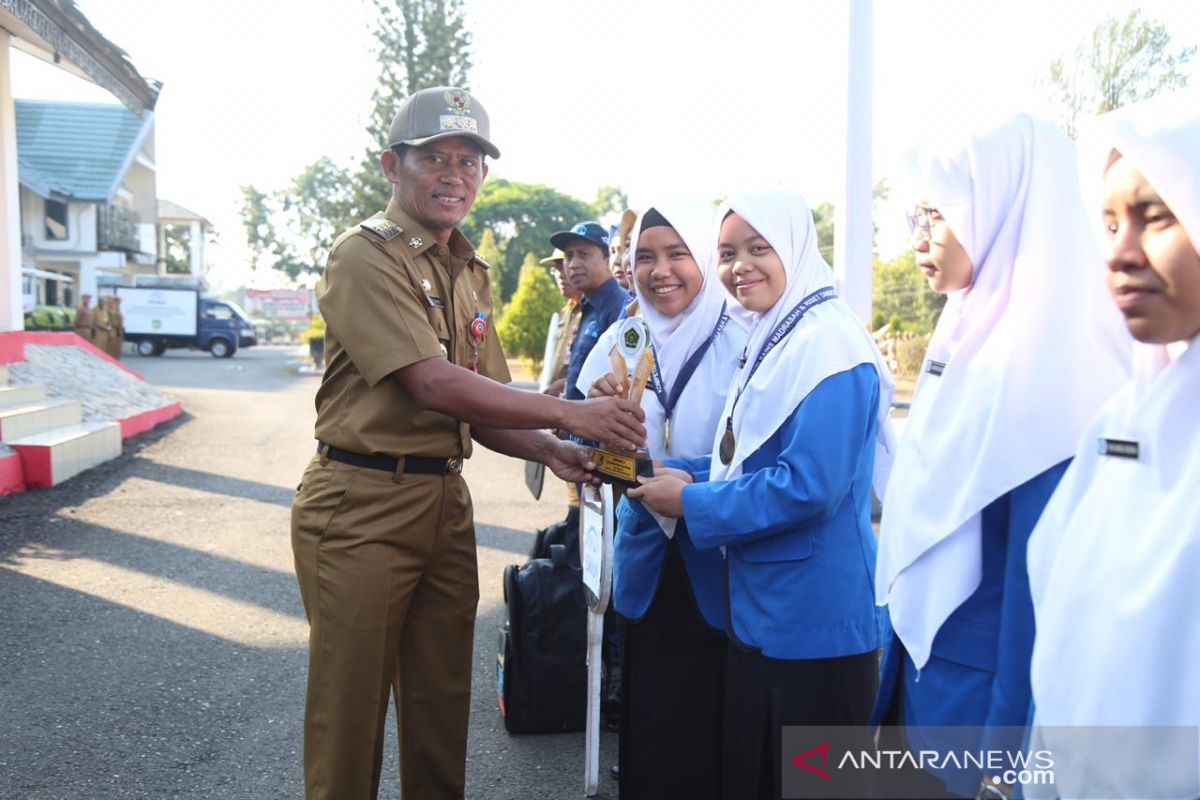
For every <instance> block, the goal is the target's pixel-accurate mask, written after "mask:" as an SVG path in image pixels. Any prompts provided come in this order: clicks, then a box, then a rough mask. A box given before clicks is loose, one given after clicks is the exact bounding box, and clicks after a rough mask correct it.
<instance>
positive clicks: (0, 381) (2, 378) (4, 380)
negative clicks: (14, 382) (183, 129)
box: [0, 364, 8, 386]
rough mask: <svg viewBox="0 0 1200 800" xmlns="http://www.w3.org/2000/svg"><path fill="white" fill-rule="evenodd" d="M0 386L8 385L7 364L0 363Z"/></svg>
mask: <svg viewBox="0 0 1200 800" xmlns="http://www.w3.org/2000/svg"><path fill="white" fill-rule="evenodd" d="M0 386H8V364H0Z"/></svg>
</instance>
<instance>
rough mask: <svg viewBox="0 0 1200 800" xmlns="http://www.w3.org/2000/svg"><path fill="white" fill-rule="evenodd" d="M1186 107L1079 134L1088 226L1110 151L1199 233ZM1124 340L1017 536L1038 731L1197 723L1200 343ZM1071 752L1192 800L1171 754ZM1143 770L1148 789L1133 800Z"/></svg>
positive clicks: (1103, 771) (1195, 157) (1114, 786)
mask: <svg viewBox="0 0 1200 800" xmlns="http://www.w3.org/2000/svg"><path fill="white" fill-rule="evenodd" d="M1198 110H1200V94H1197V93H1195V92H1189V93H1186V94H1182V95H1175V96H1167V97H1163V98H1160V99H1156V100H1153V101H1150V102H1147V103H1144V104H1139V105H1136V106H1130V107H1126V108H1124V109H1121V110H1119V111H1116V112H1113V113H1112V114H1108V115H1105V116H1103V117H1100V118H1099V119H1098V120H1096V122H1095V124H1094V125H1093V126H1092V127H1091V128H1090V129H1086V130H1085V131H1084V135H1083V136H1082V137H1081V140H1080V141H1081V144H1080V172H1081V176H1080V180H1081V182H1082V183H1083V184H1084V186H1085V189H1086V190H1087V193H1088V194H1087V198H1086V199H1087V207H1088V208H1089V209H1091V210H1092V212H1093V213H1092V214H1091V215H1090V216H1092V217H1093V218H1094V220H1095V221H1096V227H1097V229H1098V228H1099V221H1100V216H1099V213H1098V211H1099V199H1100V197H1101V195H1100V193H1099V187H1100V186H1101V183H1102V176H1103V174H1104V172H1105V164H1106V163H1107V162H1108V157H1109V154H1110V153H1111V152H1112V151H1113V150H1117V151H1118V152H1120V153H1121V154H1122V157H1123V158H1127V159H1129V160H1130V161H1131V162H1132V163H1133V165H1134V166H1135V167H1136V168H1137V169H1138V171H1139V172H1141V173H1142V175H1143V176H1144V177H1145V178H1146V180H1147V181H1149V182H1150V184H1151V185H1152V186H1153V187H1154V188H1155V189H1156V190H1157V191H1158V192H1159V194H1160V195H1161V197H1162V198H1163V200H1164V201H1165V202H1166V203H1167V205H1168V206H1170V208H1171V210H1172V211H1173V212H1174V214H1175V216H1176V218H1177V219H1178V220H1179V222H1180V223H1181V224H1182V225H1183V228H1184V230H1185V231H1186V232H1187V234H1188V236H1189V238H1190V239H1191V242H1192V245H1193V246H1194V247H1195V246H1196V245H1197V243H1198V242H1200V111H1198ZM1134 349H1135V364H1136V369H1135V377H1134V379H1133V380H1132V381H1131V382H1130V383H1129V385H1127V386H1126V387H1125V388H1124V389H1123V390H1122V391H1121V393H1120V394H1118V395H1117V396H1116V397H1115V398H1113V400H1112V401H1111V402H1110V403H1108V404H1107V405H1106V406H1105V408H1104V410H1103V411H1101V413H1100V414H1099V415H1098V416H1097V418H1096V419H1095V420H1094V421H1093V423H1092V424H1091V426H1090V427H1089V429H1088V431H1087V432H1086V433H1085V435H1084V436H1083V437H1082V439H1081V440H1080V442H1079V448H1078V453H1077V455H1076V457H1075V461H1074V463H1073V464H1072V465H1071V468H1070V469H1069V470H1068V471H1067V474H1066V476H1065V477H1064V478H1063V482H1062V484H1061V485H1060V487H1059V489H1058V491H1057V492H1056V493H1055V495H1054V497H1053V498H1052V499H1051V501H1050V503H1049V505H1048V506H1047V507H1046V511H1045V513H1044V514H1043V515H1042V518H1041V520H1040V522H1039V523H1038V526H1037V528H1036V529H1035V530H1034V533H1033V536H1032V537H1031V538H1030V542H1029V579H1030V588H1031V590H1032V592H1033V602H1034V612H1035V615H1036V619H1037V639H1036V641H1035V643H1034V650H1033V665H1032V672H1031V680H1032V685H1033V698H1034V704H1035V707H1036V716H1035V719H1034V723H1035V726H1054V725H1081V726H1082V725H1088V726H1110V725H1122V726H1124V725H1189V726H1196V725H1200V683H1198V682H1197V681H1196V680H1194V679H1192V678H1190V677H1189V676H1192V675H1193V674H1194V671H1195V669H1196V665H1197V664H1200V625H1197V622H1196V610H1197V609H1200V578H1198V576H1200V499H1198V490H1200V342H1198V340H1197V339H1193V340H1191V341H1190V342H1179V343H1175V344H1174V345H1170V346H1163V345H1147V344H1136V345H1135V346H1134ZM1101 439H1119V440H1125V441H1134V442H1137V443H1138V450H1139V452H1138V456H1137V458H1114V457H1112V456H1104V455H1100V454H1099V449H1100V448H1099V441H1100V440H1101ZM1037 735H1039V736H1050V737H1051V738H1052V737H1053V731H1052V730H1051V731H1042V732H1041V733H1038V734H1037ZM1039 741H1040V742H1042V743H1045V744H1050V745H1053V744H1054V742H1053V741H1048V742H1047V741H1046V740H1045V739H1044V738H1043V739H1039ZM1082 756H1083V759H1082V762H1081V763H1080V765H1079V768H1080V770H1081V771H1082V772H1083V773H1084V774H1086V775H1088V776H1089V777H1090V778H1092V779H1094V780H1096V781H1099V783H1097V784H1094V785H1100V786H1105V787H1106V788H1107V790H1108V791H1109V792H1117V793H1120V794H1121V796H1127V797H1149V796H1160V797H1166V796H1182V795H1181V794H1179V793H1175V794H1172V791H1174V790H1175V789H1178V790H1179V792H1184V791H1186V792H1190V794H1189V796H1191V795H1194V794H1195V789H1194V788H1191V789H1182V788H1180V787H1186V786H1188V783H1187V781H1188V780H1189V779H1190V780H1192V781H1194V780H1195V778H1196V776H1195V775H1194V774H1191V775H1180V774H1178V773H1177V770H1175V771H1173V770H1172V767H1173V766H1175V767H1177V766H1178V764H1179V763H1182V762H1181V761H1179V760H1172V759H1163V758H1159V759H1156V760H1155V765H1154V769H1152V770H1147V769H1145V763H1143V762H1137V761H1135V760H1131V759H1114V760H1105V759H1097V758H1095V757H1094V756H1092V757H1089V756H1088V754H1086V753H1084V754H1082ZM1147 778H1153V779H1154V780H1155V781H1156V783H1155V784H1154V786H1153V788H1154V790H1155V792H1156V794H1153V795H1152V794H1146V793H1144V792H1145V791H1146V790H1147V786H1146V784H1145V783H1140V781H1144V780H1145V779H1147ZM1193 786H1194V784H1193ZM1085 788H1086V787H1085ZM1139 792H1142V793H1139ZM1164 792H1165V793H1164ZM1064 796H1079V795H1077V794H1072V795H1064ZM1109 796H1117V795H1116V794H1109Z"/></svg>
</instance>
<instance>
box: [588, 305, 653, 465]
mask: <svg viewBox="0 0 1200 800" xmlns="http://www.w3.org/2000/svg"><path fill="white" fill-rule="evenodd" d="M608 362H609V364H610V365H611V366H612V371H613V374H614V375H618V376H621V377H623V378H624V379H625V391H624V393H623V394H622V397H624V398H625V399H626V400H631V401H633V402H634V403H636V404H638V405H641V402H642V394H643V393H644V392H645V391H646V383H647V381H649V380H650V372H651V371H652V370H653V369H654V352H653V350H651V349H650V328H649V327H648V326H647V325H646V321H645V320H644V319H642V318H641V317H629V318H627V319H625V320H623V321H622V322H621V324H620V326H619V327H618V328H617V343H616V344H615V345H614V346H613V349H612V350H610V351H609V353H608ZM592 461H593V462H595V464H596V469H595V473H596V475H597V476H599V478H600V480H602V481H604V482H605V483H621V484H625V485H628V486H636V485H637V477H638V475H651V474H652V473H653V468H652V466H651V461H650V454H649V452H647V451H646V450H627V449H625V448H622V447H618V446H616V445H612V444H604V443H602V444H601V445H600V446H599V447H597V448H594V449H593V450H592Z"/></svg>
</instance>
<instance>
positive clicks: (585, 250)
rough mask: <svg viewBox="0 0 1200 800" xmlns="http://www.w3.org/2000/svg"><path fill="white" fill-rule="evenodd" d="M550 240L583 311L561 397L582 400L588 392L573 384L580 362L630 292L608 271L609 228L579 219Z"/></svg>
mask: <svg viewBox="0 0 1200 800" xmlns="http://www.w3.org/2000/svg"><path fill="white" fill-rule="evenodd" d="M550 243H551V244H552V245H554V246H555V247H557V248H558V249H559V250H562V252H563V267H564V269H565V270H566V273H567V280H568V281H570V283H571V286H573V287H574V288H575V289H576V290H578V291H579V293H580V294H581V295H582V300H581V301H580V307H581V308H582V309H583V315H582V317H580V320H579V331H578V333H576V334H575V341H573V342H571V356H570V359H569V360H568V361H567V386H566V391H565V392H564V393H563V397H565V398H566V399H567V400H583V399H584V398H585V397H586V396H587V395H586V394H585V393H584V392H581V391H579V388H578V387H577V386H576V385H575V382H576V381H577V380H579V372H580V370H582V369H583V362H584V361H586V360H587V357H588V354H589V353H591V352H592V348H593V347H595V346H596V340H597V339H599V338H600V334H602V333H604V331H606V330H608V326H609V325H612V324H613V323H614V322H616V321H617V319H618V318H619V317H620V316H621V311H622V310H624V308H625V304H626V303H627V302H628V301H629V294H628V293H627V292H626V291H625V290H624V289H622V288H621V285H620V284H619V283H617V281H616V279H614V278H613V276H612V273H611V272H610V271H609V268H608V256H609V249H608V248H609V237H608V230H607V229H606V228H604V227H603V226H602V225H600V223H598V222H581V223H579V224H578V225H576V226H575V227H573V228H571V230H569V231H561V232H559V233H556V234H554V235H553V236H551V237H550Z"/></svg>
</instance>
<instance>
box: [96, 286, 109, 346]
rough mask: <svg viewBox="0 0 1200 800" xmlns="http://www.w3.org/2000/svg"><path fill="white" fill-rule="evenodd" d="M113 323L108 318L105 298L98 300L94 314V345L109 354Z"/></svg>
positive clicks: (98, 298)
mask: <svg viewBox="0 0 1200 800" xmlns="http://www.w3.org/2000/svg"><path fill="white" fill-rule="evenodd" d="M111 324H112V323H111V322H110V321H109V318H108V302H107V298H105V297H97V298H96V310H95V311H93V312H92V344H94V345H96V347H98V348H99V349H100V350H102V351H104V352H106V353H107V352H108V336H109V328H110V327H111Z"/></svg>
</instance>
